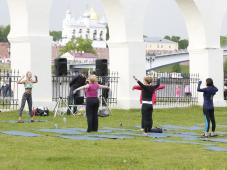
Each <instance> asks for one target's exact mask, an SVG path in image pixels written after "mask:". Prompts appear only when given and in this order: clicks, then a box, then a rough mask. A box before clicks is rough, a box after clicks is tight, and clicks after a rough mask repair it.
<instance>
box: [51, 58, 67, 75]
mask: <svg viewBox="0 0 227 170" xmlns="http://www.w3.org/2000/svg"><path fill="white" fill-rule="evenodd" d="M54 65H55V75H56V76H64V75H67V59H66V58H57V59H55V60H54Z"/></svg>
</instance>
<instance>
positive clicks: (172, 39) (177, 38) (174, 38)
mask: <svg viewBox="0 0 227 170" xmlns="http://www.w3.org/2000/svg"><path fill="white" fill-rule="evenodd" d="M171 41H173V42H176V43H178V42H179V41H180V37H179V36H172V37H171Z"/></svg>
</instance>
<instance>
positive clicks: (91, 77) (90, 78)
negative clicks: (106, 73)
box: [88, 74, 97, 83]
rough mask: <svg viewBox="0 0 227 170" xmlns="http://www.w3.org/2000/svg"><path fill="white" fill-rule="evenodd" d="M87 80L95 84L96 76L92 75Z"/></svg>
mask: <svg viewBox="0 0 227 170" xmlns="http://www.w3.org/2000/svg"><path fill="white" fill-rule="evenodd" d="M88 80H89V82H91V83H95V82H97V77H96V75H94V74H92V75H90V76H89V78H88Z"/></svg>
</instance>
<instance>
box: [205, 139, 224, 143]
mask: <svg viewBox="0 0 227 170" xmlns="http://www.w3.org/2000/svg"><path fill="white" fill-rule="evenodd" d="M204 140H205V141H211V142H221V143H227V139H222V138H207V139H204Z"/></svg>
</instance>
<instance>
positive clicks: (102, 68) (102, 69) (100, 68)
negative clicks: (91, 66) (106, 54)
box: [95, 59, 108, 76]
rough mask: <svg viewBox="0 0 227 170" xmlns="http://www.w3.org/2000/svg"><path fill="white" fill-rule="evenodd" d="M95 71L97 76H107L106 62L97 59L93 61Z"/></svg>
mask: <svg viewBox="0 0 227 170" xmlns="http://www.w3.org/2000/svg"><path fill="white" fill-rule="evenodd" d="M95 70H96V75H97V76H107V75H108V62H107V60H106V59H97V60H96V61H95Z"/></svg>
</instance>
